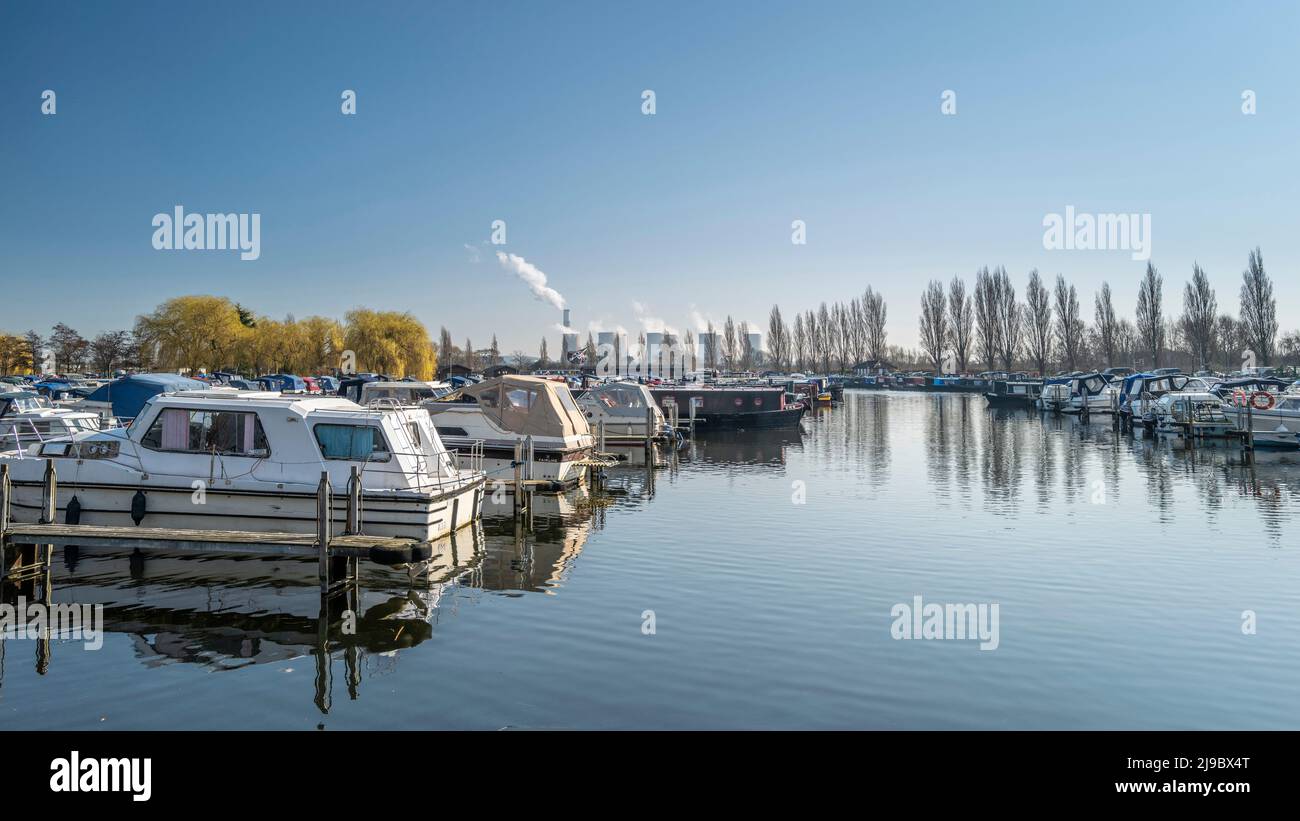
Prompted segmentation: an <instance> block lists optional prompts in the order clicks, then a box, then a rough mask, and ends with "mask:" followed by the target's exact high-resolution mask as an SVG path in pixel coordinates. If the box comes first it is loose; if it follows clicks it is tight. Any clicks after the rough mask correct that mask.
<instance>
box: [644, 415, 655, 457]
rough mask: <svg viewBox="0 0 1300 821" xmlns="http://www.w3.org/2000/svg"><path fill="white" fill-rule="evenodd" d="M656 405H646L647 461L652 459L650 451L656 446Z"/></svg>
mask: <svg viewBox="0 0 1300 821" xmlns="http://www.w3.org/2000/svg"><path fill="white" fill-rule="evenodd" d="M654 425H655V406H654V404H653V403H651V404H649V405H646V408H645V454H646V461H647V462H649V461H650V453H651V451H652V450H653V449H654V446H655V440H654V435H655V430H654Z"/></svg>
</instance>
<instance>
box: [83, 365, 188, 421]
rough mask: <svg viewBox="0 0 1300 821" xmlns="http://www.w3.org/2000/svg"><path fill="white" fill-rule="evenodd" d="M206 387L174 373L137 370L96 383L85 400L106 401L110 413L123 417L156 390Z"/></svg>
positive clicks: (135, 410)
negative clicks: (100, 383)
mask: <svg viewBox="0 0 1300 821" xmlns="http://www.w3.org/2000/svg"><path fill="white" fill-rule="evenodd" d="M207 389H208V385H207V383H204V382H200V381H199V380H197V379H190V378H189V377H187V376H177V375H176V374H174V373H137V374H131V375H130V376H124V377H122V378H121V379H115V380H113V381H112V382H109V383H108V384H107V385H100V386H99V387H98V388H96V389H95V391H94V393H92V394H90V396H87V397H86V401H87V402H107V403H109V404H111V405H112V407H113V415H114V416H118V417H121V418H124V419H127V418H135V417H136V416H139V415H140V411H141V410H142V409H143V408H144V404H145V403H146V402H148V401H149V399H150V398H152V397H154V396H157V395H158V394H160V393H170V392H172V391H201V390H207Z"/></svg>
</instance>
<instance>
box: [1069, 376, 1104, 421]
mask: <svg viewBox="0 0 1300 821" xmlns="http://www.w3.org/2000/svg"><path fill="white" fill-rule="evenodd" d="M1116 393H1117V388H1116V387H1115V386H1114V385H1112V384H1111V383H1110V381H1109V380H1108V379H1107V378H1106V375H1105V374H1100V373H1090V374H1086V375H1084V376H1076V377H1073V378H1072V379H1071V380H1070V407H1068V408H1063V409H1062V410H1063V411H1064V412H1065V413H1082V412H1083V410H1084V408H1085V407H1086V408H1087V409H1088V413H1089V414H1094V413H1111V412H1113V411H1114V410H1115V396H1116Z"/></svg>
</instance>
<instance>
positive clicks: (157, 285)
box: [0, 1, 1300, 353]
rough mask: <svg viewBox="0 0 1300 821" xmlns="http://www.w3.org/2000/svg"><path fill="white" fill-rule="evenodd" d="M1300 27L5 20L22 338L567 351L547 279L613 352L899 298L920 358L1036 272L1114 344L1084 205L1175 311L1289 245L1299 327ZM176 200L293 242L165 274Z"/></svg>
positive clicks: (428, 8) (193, 11)
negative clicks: (167, 327)
mask: <svg viewBox="0 0 1300 821" xmlns="http://www.w3.org/2000/svg"><path fill="white" fill-rule="evenodd" d="M1297 8H1300V7H1297V5H1296V4H1294V3H1275V4H1274V3H1249V4H1226V3H1208V2H1207V3H1186V4H1185V3H1089V4H1085V5H1083V6H1079V5H1060V4H1054V5H1045V4H1036V3H1029V2H1008V3H997V4H974V3H909V4H901V3H866V2H845V3H840V2H834V3H832V2H813V3H808V4H792V3H751V2H746V3H740V2H727V3H721V2H716V3H682V4H676V3H662V2H656V3H644V4H632V3H625V2H604V3H572V2H566V3H559V2H530V3H523V2H492V3H482V2H480V3H432V2H421V3H409V4H406V3H395V2H381V3H369V4H364V5H363V4H353V5H345V4H340V3H319V2H313V3H280V2H276V3H243V2H226V3H217V4H194V3H100V2H85V3H78V4H66V3H35V2H18V3H15V2H8V1H7V2H4V3H3V5H0V9H3V11H2V12H0V192H2V193H0V280H2V281H0V287H2V289H3V290H2V291H0V293H2V294H3V296H2V297H0V329H2V330H6V331H10V332H22V331H25V330H27V329H28V328H36V329H38V330H40V331H42V332H46V331H47V329H48V328H49V326H50V325H52V324H53V323H55V322H58V321H64V322H67V323H69V324H71V325H73V326H74V327H76V328H78V329H79V330H81V331H82V332H83V334H86V335H87V336H89V335H91V334H93V333H95V332H98V331H102V330H109V329H115V328H120V327H121V328H129V327H130V325H131V323H132V321H133V319H134V317H135V315H136V314H139V313H142V312H146V311H148V310H150V309H152V308H153V307H154V306H155V305H156V304H157V303H159V302H161V301H162V300H164V299H166V298H168V297H172V296H176V295H179V294H186V293H216V294H221V295H225V296H229V297H231V298H232V299H235V300H238V301H239V302H242V303H244V304H246V305H248V306H250V307H252V308H253V309H255V310H256V311H258V312H259V313H263V314H267V315H271V316H275V317H282V316H284V315H286V314H290V313H292V314H294V315H295V316H298V317H303V316H306V315H309V314H313V313H320V314H326V315H333V316H341V315H342V314H343V313H344V312H345V311H346V310H347V309H349V308H351V307H354V306H357V305H365V306H368V307H372V308H378V309H402V310H410V311H412V312H414V313H415V314H416V315H417V316H418V317H419V318H420V319H422V320H423V321H424V322H425V323H426V324H427V325H428V326H429V328H430V331H431V332H432V333H434V334H436V333H437V328H438V326H440V325H444V324H445V325H446V326H447V327H448V328H449V329H450V330H451V331H452V333H453V335H454V336H455V337H456V339H457V341H458V342H460V341H461V340H463V339H464V338H465V337H466V336H469V337H472V338H473V340H474V342H475V344H476V346H484V345H486V343H487V342H488V339H489V337H490V335H491V334H492V333H493V332H495V333H496V334H498V336H499V337H500V342H501V346H502V348H503V349H504V350H505V351H506V352H509V351H512V350H514V349H516V348H521V349H525V350H527V351H530V352H535V351H536V349H537V345H538V341H539V339H540V338H541V337H542V336H543V335H544V334H545V335H547V336H549V342H550V345H551V351H552V353H554V352H556V351H557V350H558V348H559V340H558V334H557V333H556V331H555V330H554V327H553V326H554V325H555V323H556V322H557V320H558V319H559V316H558V312H557V311H556V310H554V309H553V308H552V307H551V306H550V305H548V304H546V303H544V302H540V301H538V300H536V299H534V298H533V296H532V294H531V293H530V291H529V289H528V288H527V286H526V285H525V284H524V283H523V282H521V281H520V280H519V279H517V278H516V277H515V276H514V275H513V274H512V273H510V272H509V271H507V270H505V269H504V268H503V267H502V266H501V265H500V264H498V262H497V260H496V259H495V256H494V252H495V251H496V250H505V251H507V252H509V253H512V254H517V255H519V256H522V257H524V258H525V259H527V260H528V261H529V262H530V263H533V264H535V265H536V266H537V267H539V268H540V269H541V270H542V271H544V272H545V273H546V275H547V276H548V277H549V284H550V285H551V286H552V287H554V288H555V289H557V290H558V291H559V292H560V293H561V294H563V295H564V297H565V299H566V300H567V302H568V304H569V305H570V307H571V308H572V311H573V316H574V325H575V326H576V327H577V328H579V329H580V330H582V331H584V332H585V331H586V329H587V327H588V323H589V322H591V321H593V320H595V321H600V322H603V323H604V324H605V325H607V326H611V327H612V326H615V325H621V326H623V327H626V328H628V329H630V330H632V331H635V329H636V328H637V326H638V311H637V310H636V309H635V308H634V303H637V302H639V303H642V308H641V313H643V314H645V315H647V316H651V317H660V318H663V319H666V320H667V321H668V322H669V323H670V324H671V325H673V326H675V327H678V328H683V327H688V326H690V325H691V324H692V321H691V316H692V310H693V309H694V310H695V311H696V312H698V313H699V314H701V315H708V316H712V317H715V318H719V319H720V318H722V317H723V316H725V315H726V314H728V313H730V314H733V315H735V316H736V317H737V318H738V319H742V318H743V319H748V320H750V321H751V322H759V323H761V324H762V325H763V326H764V328H765V326H766V316H767V312H768V310H769V308H770V307H771V305H772V303H774V302H775V303H779V304H780V305H781V307H782V308H783V310H784V311H785V312H786V313H787V315H789V314H790V313H791V312H793V311H795V310H802V309H805V308H808V307H815V306H816V304H817V303H818V302H820V301H822V300H827V301H834V300H837V299H845V300H846V299H848V298H850V297H852V296H854V295H856V294H859V293H861V292H862V290H863V289H864V288H865V287H866V286H867V285H872V286H874V287H875V288H877V289H878V290H881V291H883V292H884V294H885V296H886V299H887V300H888V303H889V311H890V323H889V330H890V340H891V342H896V343H901V344H907V345H912V344H915V340H916V336H917V333H916V317H917V313H918V305H919V301H920V293H921V289H922V287H923V285H924V282H925V281H926V280H928V279H930V278H931V277H942V278H944V279H945V280H946V279H948V278H950V277H951V276H952V275H953V274H957V273H960V274H963V275H967V276H970V275H971V274H972V273H973V272H974V271H975V270H976V269H977V268H978V267H979V266H982V265H990V266H992V265H999V264H1001V265H1005V266H1007V268H1008V270H1009V271H1010V272H1011V273H1012V275H1013V278H1014V279H1015V281H1016V282H1017V285H1018V287H1019V288H1020V290H1021V291H1022V292H1023V284H1024V281H1025V278H1026V276H1027V275H1028V272H1029V269H1030V268H1033V267H1037V268H1039V269H1040V271H1041V272H1042V273H1043V274H1044V275H1046V276H1048V277H1054V276H1055V274H1057V273H1058V272H1059V273H1064V274H1065V275H1066V276H1067V277H1068V278H1070V279H1071V280H1072V281H1073V282H1074V283H1075V284H1076V285H1077V286H1078V287H1079V289H1080V291H1081V297H1082V300H1083V302H1084V305H1085V310H1086V313H1087V315H1088V317H1089V318H1090V317H1091V302H1092V293H1093V291H1094V289H1095V288H1096V287H1097V286H1098V284H1099V283H1100V282H1101V280H1103V279H1107V280H1109V281H1110V282H1111V284H1112V287H1113V288H1114V290H1115V292H1116V297H1117V299H1118V301H1119V303H1120V306H1121V307H1122V308H1123V310H1124V312H1125V313H1126V314H1131V313H1132V306H1133V303H1134V300H1135V297H1136V283H1137V280H1138V278H1139V276H1140V275H1141V273H1142V270H1143V267H1144V263H1142V262H1139V261H1134V260H1132V259H1131V258H1130V254H1129V253H1128V252H1126V251H1047V250H1045V249H1044V248H1043V244H1042V236H1043V227H1042V220H1043V217H1044V215H1045V214H1047V213H1049V212H1062V211H1063V210H1064V208H1065V206H1067V205H1074V206H1075V207H1076V208H1077V209H1078V210H1080V211H1087V212H1146V213H1150V214H1151V215H1152V248H1153V252H1152V260H1153V262H1154V263H1155V264H1156V265H1157V266H1158V267H1159V268H1160V269H1161V271H1162V273H1164V275H1165V278H1166V293H1165V297H1166V308H1167V310H1169V311H1171V312H1177V311H1178V310H1179V309H1180V306H1181V288H1182V284H1183V282H1184V281H1185V280H1186V278H1188V277H1189V276H1190V273H1191V268H1192V263H1193V261H1194V260H1197V261H1199V262H1200V263H1201V264H1202V265H1203V266H1204V267H1205V268H1206V269H1207V271H1208V273H1209V274H1210V277H1211V280H1212V282H1213V283H1214V285H1215V286H1216V287H1217V288H1218V291H1219V301H1220V307H1221V308H1226V309H1228V310H1231V311H1233V312H1235V311H1236V302H1237V290H1238V285H1239V282H1240V275H1241V271H1242V269H1243V268H1244V266H1245V263H1246V257H1247V253H1248V251H1249V250H1250V249H1251V248H1253V247H1254V246H1255V245H1257V244H1258V245H1260V246H1262V248H1263V251H1264V259H1265V263H1266V265H1267V268H1268V270H1269V272H1270V273H1271V274H1272V276H1273V278H1274V281H1275V284H1276V287H1277V295H1278V299H1279V315H1280V316H1279V318H1280V320H1281V324H1282V327H1283V329H1284V330H1288V329H1291V328H1294V327H1297V326H1300V279H1298V278H1297V276H1296V271H1297V265H1298V263H1300V249H1298V248H1297V241H1298V239H1300V230H1297V228H1298V227H1300V226H1297V219H1298V216H1300V203H1298V201H1297V196H1296V194H1297V192H1298V191H1300V180H1298V179H1297V159H1296V158H1297V155H1298V151H1300V49H1298V48H1297V44H1296V36H1297V33H1298V32H1300V25H1298V23H1300V11H1297ZM45 89H52V90H54V91H55V92H56V93H57V95H58V96H57V106H58V108H57V114H55V115H54V116H43V115H42V114H41V111H40V105H41V92H42V91H43V90H45ZM344 89H355V90H356V92H357V95H358V105H357V109H358V110H357V114H356V116H353V117H348V116H343V115H342V114H341V113H340V102H341V101H340V94H341V93H342V91H343V90H344ZM643 89H653V90H654V91H655V93H656V95H657V113H656V114H655V115H653V116H644V115H643V114H642V113H641V92H642V90H643ZM945 89H952V90H954V91H955V92H956V93H957V114H956V116H943V115H942V114H941V113H940V95H941V93H942V92H943V91H944V90H945ZM1244 89H1251V90H1253V91H1254V92H1255V93H1256V95H1257V101H1258V102H1257V105H1258V113H1257V114H1256V115H1254V116H1245V115H1243V114H1242V113H1241V94H1242V91H1243V90H1244ZM177 204H181V205H184V206H185V207H186V208H187V209H189V210H194V211H199V212H257V213H260V214H261V219H262V236H261V246H262V252H261V258H260V259H258V260H256V261H250V262H245V261H240V259H239V257H238V255H237V254H235V253H230V252H216V251H213V252H199V251H190V252H174V251H157V250H154V249H153V248H152V246H151V243H150V240H151V237H152V235H153V229H152V227H151V224H150V223H151V220H152V218H153V215H154V214H156V213H159V212H170V211H171V209H172V208H173V207H174V206H175V205H177ZM495 219H502V220H505V221H506V223H507V226H508V233H507V239H508V244H507V245H506V246H505V247H504V249H497V248H495V247H493V246H490V245H487V244H486V243H487V242H488V239H489V231H490V225H491V223H492V221H493V220H495ZM794 219H802V220H804V221H805V222H806V223H807V226H808V229H807V230H808V244H807V245H805V246H794V245H792V244H791V243H790V223H791V221H792V220H794ZM467 245H468V246H477V248H478V250H479V261H478V262H474V261H473V254H472V253H471V252H470V251H468V250H467V249H466V246H467Z"/></svg>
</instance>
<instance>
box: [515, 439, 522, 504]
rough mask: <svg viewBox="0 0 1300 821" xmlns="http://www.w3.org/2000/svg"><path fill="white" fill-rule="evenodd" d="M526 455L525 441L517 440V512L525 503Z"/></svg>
mask: <svg viewBox="0 0 1300 821" xmlns="http://www.w3.org/2000/svg"><path fill="white" fill-rule="evenodd" d="M523 456H524V443H523V441H522V440H520V439H516V440H515V493H514V496H515V498H514V507H515V513H518V512H519V507H520V505H522V504H523V503H524V482H523V474H522V473H521V468H522V464H521V462H522V460H523Z"/></svg>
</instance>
